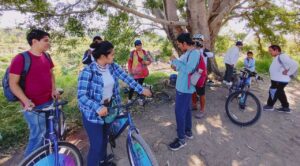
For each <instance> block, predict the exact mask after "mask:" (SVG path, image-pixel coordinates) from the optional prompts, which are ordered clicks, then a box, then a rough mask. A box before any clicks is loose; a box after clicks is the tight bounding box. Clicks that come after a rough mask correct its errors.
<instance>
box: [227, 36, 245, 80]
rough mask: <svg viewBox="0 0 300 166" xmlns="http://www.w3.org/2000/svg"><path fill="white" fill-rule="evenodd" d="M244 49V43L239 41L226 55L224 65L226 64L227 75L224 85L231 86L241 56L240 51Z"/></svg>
mask: <svg viewBox="0 0 300 166" xmlns="http://www.w3.org/2000/svg"><path fill="white" fill-rule="evenodd" d="M242 47H243V43H242V42H241V41H237V42H236V44H235V46H232V47H231V48H230V49H229V50H228V51H227V52H226V54H225V57H224V63H225V67H226V70H225V75H224V79H223V83H224V84H226V85H228V86H231V85H232V82H231V77H232V75H233V69H234V67H235V66H236V63H237V61H238V59H239V56H240V50H241V48H242Z"/></svg>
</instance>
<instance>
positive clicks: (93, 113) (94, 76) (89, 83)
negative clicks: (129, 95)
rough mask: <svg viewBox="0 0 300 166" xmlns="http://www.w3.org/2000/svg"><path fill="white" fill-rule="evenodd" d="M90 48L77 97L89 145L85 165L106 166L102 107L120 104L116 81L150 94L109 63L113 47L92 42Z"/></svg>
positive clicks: (106, 126) (105, 111) (104, 108)
mask: <svg viewBox="0 0 300 166" xmlns="http://www.w3.org/2000/svg"><path fill="white" fill-rule="evenodd" d="M93 47H94V51H93V54H92V55H93V57H94V59H95V61H94V62H92V63H91V64H90V65H88V66H86V67H85V68H84V69H83V70H82V71H81V72H80V75H79V78H78V95H77V98H78V105H79V109H80V112H81V113H82V120H83V125H84V128H85V129H86V132H87V134H88V137H89V142H90V148H89V152H88V157H87V165H88V166H95V165H101V166H102V165H109V163H106V162H105V161H106V147H107V142H108V135H107V134H108V133H107V130H108V125H107V124H105V123H104V120H103V117H104V116H106V115H108V109H107V107H106V106H104V104H105V103H106V102H110V101H111V100H114V102H115V103H116V104H117V105H119V104H120V103H121V97H120V92H119V84H118V80H119V79H121V80H122V81H124V82H126V83H127V84H128V85H129V86H130V87H131V88H133V89H134V90H135V91H137V92H138V93H139V94H144V95H146V96H151V92H150V90H148V89H144V88H143V87H142V86H141V85H139V84H138V83H137V82H135V81H134V79H133V78H131V77H130V76H128V75H127V74H126V73H125V72H124V71H123V70H122V68H121V67H120V66H119V65H117V64H116V63H114V62H113V59H114V46H113V45H112V44H111V43H110V42H108V41H104V42H101V43H98V44H97V43H96V44H95V45H94V46H93Z"/></svg>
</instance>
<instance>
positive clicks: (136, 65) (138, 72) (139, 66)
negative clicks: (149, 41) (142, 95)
mask: <svg viewBox="0 0 300 166" xmlns="http://www.w3.org/2000/svg"><path fill="white" fill-rule="evenodd" d="M134 46H135V50H133V51H131V52H130V57H129V60H128V72H129V74H130V75H132V77H133V78H134V80H135V81H136V82H138V83H139V84H140V85H143V82H144V79H145V78H146V77H147V76H148V75H149V70H148V67H147V66H148V65H150V64H151V62H152V60H151V57H150V55H149V53H148V52H147V51H145V50H144V49H143V48H142V41H141V40H136V41H135V42H134ZM133 92H134V91H133V89H130V91H129V94H128V103H130V102H131V99H132V96H133Z"/></svg>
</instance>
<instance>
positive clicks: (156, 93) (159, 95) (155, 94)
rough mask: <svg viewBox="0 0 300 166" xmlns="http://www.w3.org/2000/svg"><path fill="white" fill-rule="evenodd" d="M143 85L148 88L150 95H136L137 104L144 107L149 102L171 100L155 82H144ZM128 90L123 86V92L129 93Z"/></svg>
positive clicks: (167, 101)
mask: <svg viewBox="0 0 300 166" xmlns="http://www.w3.org/2000/svg"><path fill="white" fill-rule="evenodd" d="M159 85H160V84H159ZM143 87H144V88H147V89H149V90H150V91H151V93H152V96H151V97H145V96H141V95H137V96H138V102H137V105H139V106H142V107H144V109H145V106H146V105H147V104H149V103H156V104H162V103H169V102H171V101H172V98H171V96H170V95H169V94H168V93H167V92H165V91H163V90H161V87H158V86H157V84H155V85H154V86H153V85H149V84H145V83H144V84H143ZM156 89H160V90H156ZM129 90H130V89H129V88H128V87H124V88H123V92H124V94H127V93H129Z"/></svg>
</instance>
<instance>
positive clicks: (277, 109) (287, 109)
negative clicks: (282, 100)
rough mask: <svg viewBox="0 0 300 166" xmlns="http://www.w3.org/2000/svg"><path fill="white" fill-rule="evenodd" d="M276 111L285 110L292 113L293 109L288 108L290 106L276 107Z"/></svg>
mask: <svg viewBox="0 0 300 166" xmlns="http://www.w3.org/2000/svg"><path fill="white" fill-rule="evenodd" d="M276 111H278V112H284V113H291V109H290V108H288V107H281V108H276Z"/></svg>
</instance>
